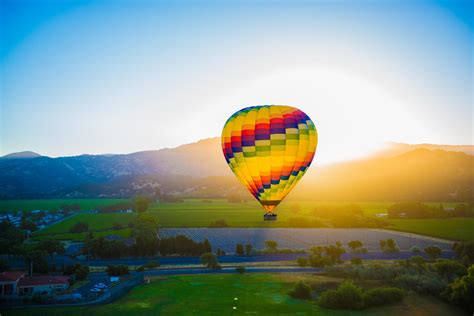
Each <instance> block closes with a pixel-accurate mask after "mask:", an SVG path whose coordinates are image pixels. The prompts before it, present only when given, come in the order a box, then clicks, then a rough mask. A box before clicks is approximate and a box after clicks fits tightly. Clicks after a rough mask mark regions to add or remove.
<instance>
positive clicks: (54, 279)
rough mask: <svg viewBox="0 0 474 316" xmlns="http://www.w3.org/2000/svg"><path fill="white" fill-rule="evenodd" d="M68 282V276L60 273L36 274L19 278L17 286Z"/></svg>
mask: <svg viewBox="0 0 474 316" xmlns="http://www.w3.org/2000/svg"><path fill="white" fill-rule="evenodd" d="M66 283H69V277H66V276H62V275H36V276H33V277H24V278H21V279H20V281H19V282H18V286H19V287H21V286H35V285H54V284H66Z"/></svg>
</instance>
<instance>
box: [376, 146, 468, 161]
mask: <svg viewBox="0 0 474 316" xmlns="http://www.w3.org/2000/svg"><path fill="white" fill-rule="evenodd" d="M415 149H428V150H445V151H455V152H463V153H465V154H468V155H474V145H438V144H414V145H412V144H404V143H395V142H391V143H388V144H387V147H386V148H384V149H382V150H380V151H378V152H376V153H375V154H374V156H376V157H393V156H398V155H401V154H403V153H406V152H409V151H412V150H415Z"/></svg>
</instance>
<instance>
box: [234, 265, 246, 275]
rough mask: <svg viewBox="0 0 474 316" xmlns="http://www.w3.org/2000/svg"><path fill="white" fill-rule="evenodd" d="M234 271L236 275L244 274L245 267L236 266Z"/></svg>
mask: <svg viewBox="0 0 474 316" xmlns="http://www.w3.org/2000/svg"><path fill="white" fill-rule="evenodd" d="M235 271H236V272H237V273H238V274H244V273H245V267H242V266H237V267H235Z"/></svg>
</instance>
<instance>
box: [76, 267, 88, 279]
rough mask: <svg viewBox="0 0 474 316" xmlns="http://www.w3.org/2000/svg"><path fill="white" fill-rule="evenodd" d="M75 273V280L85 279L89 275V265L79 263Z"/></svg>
mask: <svg viewBox="0 0 474 316" xmlns="http://www.w3.org/2000/svg"><path fill="white" fill-rule="evenodd" d="M75 275H76V279H77V280H85V279H86V278H87V276H88V275H89V267H88V266H83V265H79V267H78V268H77V269H76V272H75Z"/></svg>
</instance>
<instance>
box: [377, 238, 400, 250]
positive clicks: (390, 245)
mask: <svg viewBox="0 0 474 316" xmlns="http://www.w3.org/2000/svg"><path fill="white" fill-rule="evenodd" d="M380 249H381V250H382V251H383V252H399V251H400V248H399V247H398V245H397V243H396V241H395V240H393V239H392V238H389V239H382V240H380Z"/></svg>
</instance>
